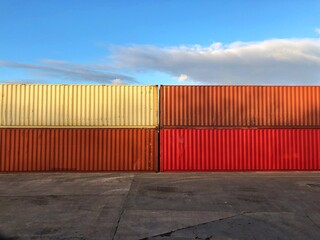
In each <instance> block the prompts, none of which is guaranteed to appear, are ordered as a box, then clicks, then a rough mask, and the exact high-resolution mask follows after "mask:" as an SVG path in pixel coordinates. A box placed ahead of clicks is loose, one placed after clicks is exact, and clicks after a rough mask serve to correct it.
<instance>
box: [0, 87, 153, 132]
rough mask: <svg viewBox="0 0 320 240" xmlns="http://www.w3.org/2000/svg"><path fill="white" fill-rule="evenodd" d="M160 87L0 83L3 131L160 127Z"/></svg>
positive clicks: (0, 112)
mask: <svg viewBox="0 0 320 240" xmlns="http://www.w3.org/2000/svg"><path fill="white" fill-rule="evenodd" d="M157 126H158V86H116V85H115V86H113V85H37V84H0V127H1V128H157Z"/></svg>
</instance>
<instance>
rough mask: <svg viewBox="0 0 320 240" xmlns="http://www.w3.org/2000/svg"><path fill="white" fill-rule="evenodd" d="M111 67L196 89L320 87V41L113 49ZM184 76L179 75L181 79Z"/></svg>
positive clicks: (280, 40)
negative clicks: (173, 80) (150, 73)
mask: <svg viewBox="0 0 320 240" xmlns="http://www.w3.org/2000/svg"><path fill="white" fill-rule="evenodd" d="M110 58H111V60H112V62H113V66H114V67H117V68H120V69H131V70H134V71H160V72H164V73H168V74H170V75H172V76H173V77H174V78H176V79H179V80H183V79H184V80H186V77H187V78H188V79H191V80H193V81H196V82H198V83H201V84H239V85H244V84H254V85H316V84H320V39H273V40H266V41H261V42H234V43H232V44H228V45H223V44H222V43H214V44H212V45H210V46H208V47H204V46H200V45H194V46H177V47H156V46H139V45H133V46H129V47H121V46H120V47H114V48H113V49H112V54H111V57H110ZM182 73H183V75H182Z"/></svg>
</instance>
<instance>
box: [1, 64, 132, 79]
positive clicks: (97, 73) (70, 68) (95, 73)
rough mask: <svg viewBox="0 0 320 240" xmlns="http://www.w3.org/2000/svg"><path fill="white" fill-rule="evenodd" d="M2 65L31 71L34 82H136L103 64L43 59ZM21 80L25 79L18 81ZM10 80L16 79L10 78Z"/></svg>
mask: <svg viewBox="0 0 320 240" xmlns="http://www.w3.org/2000/svg"><path fill="white" fill-rule="evenodd" d="M0 67H6V68H16V69H23V70H27V71H31V73H32V75H33V76H35V78H34V81H33V82H39V79H41V82H47V81H48V80H47V79H48V78H50V79H55V80H56V79H60V80H67V81H74V82H76V83H81V82H88V81H89V82H94V83H99V84H119V81H121V82H122V83H126V82H129V83H136V81H135V80H134V78H133V77H131V76H128V75H123V74H118V73H112V72H110V71H109V70H110V69H111V68H109V67H107V66H102V65H84V64H75V63H69V62H65V61H56V60H43V61H41V63H40V64H24V63H17V62H8V61H0ZM37 79H38V80H37ZM21 81H23V80H20V81H17V82H21ZM9 82H16V81H15V80H9ZM26 82H32V79H28V81H26Z"/></svg>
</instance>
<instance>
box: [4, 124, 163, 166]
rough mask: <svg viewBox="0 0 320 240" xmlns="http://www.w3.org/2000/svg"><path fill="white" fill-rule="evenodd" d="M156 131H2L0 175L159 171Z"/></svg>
mask: <svg viewBox="0 0 320 240" xmlns="http://www.w3.org/2000/svg"><path fill="white" fill-rule="evenodd" d="M157 165H158V132H157V130H156V129H35V128H32V129H0V172H34V171H157V168H158V166H157Z"/></svg>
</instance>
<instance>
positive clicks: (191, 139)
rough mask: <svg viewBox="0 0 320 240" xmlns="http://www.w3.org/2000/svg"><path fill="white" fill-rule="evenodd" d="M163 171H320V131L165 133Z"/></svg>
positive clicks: (268, 130)
mask: <svg viewBox="0 0 320 240" xmlns="http://www.w3.org/2000/svg"><path fill="white" fill-rule="evenodd" d="M160 139H161V141H160V157H161V159H160V166H161V167H160V169H161V171H259V170H261V171H267V170H320V148H319V144H320V129H161V130H160Z"/></svg>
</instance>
